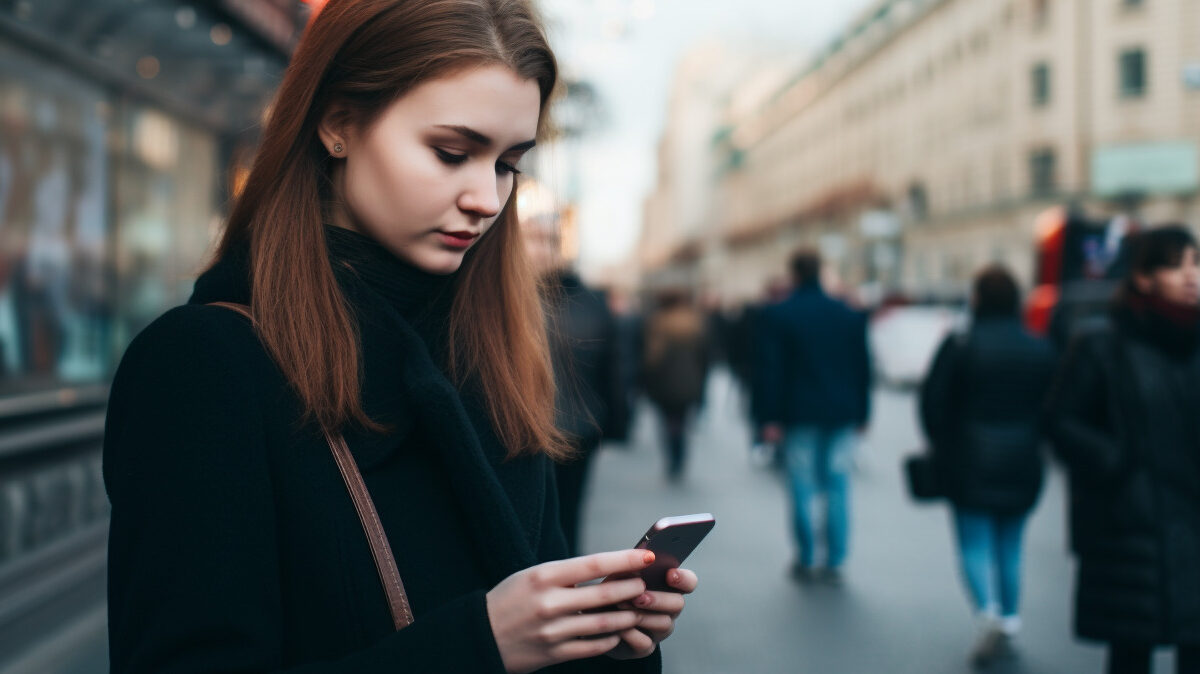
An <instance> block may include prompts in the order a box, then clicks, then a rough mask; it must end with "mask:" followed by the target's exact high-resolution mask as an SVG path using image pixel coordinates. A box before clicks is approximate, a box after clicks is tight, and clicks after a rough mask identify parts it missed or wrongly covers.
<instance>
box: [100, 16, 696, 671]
mask: <svg viewBox="0 0 1200 674" xmlns="http://www.w3.org/2000/svg"><path fill="white" fill-rule="evenodd" d="M555 80H556V66H555V62H554V57H553V54H552V53H551V51H550V49H549V47H548V46H547V43H546V40H545V37H544V34H543V31H542V29H541V27H540V26H539V24H538V21H537V20H536V18H535V16H534V12H533V10H532V8H531V7H530V5H529V3H527V2H522V1H519V0H504V1H499V0H448V1H446V2H423V1H419V0H331V1H330V2H329V3H328V4H326V5H324V8H323V9H322V11H321V12H320V13H319V14H318V15H316V17H315V18H314V20H313V23H312V24H311V25H310V26H309V27H308V29H307V30H306V31H305V33H304V36H303V37H302V38H301V41H300V43H299V44H298V45H297V47H296V50H295V53H294V56H293V60H292V63H291V65H290V67H289V69H288V71H287V73H286V75H285V77H284V81H283V83H282V85H281V88H280V90H279V92H278V94H277V96H276V98H275V101H276V105H275V107H274V108H273V110H272V113H271V116H270V120H269V121H268V123H267V126H266V128H265V129H264V133H263V140H262V145H261V147H260V150H259V153H258V155H257V158H256V160H255V164H254V167H253V169H252V171H251V173H250V175H249V178H248V180H247V181H246V184H245V189H244V191H243V192H242V193H241V194H240V195H239V196H238V199H237V202H236V203H235V205H234V207H233V211H232V214H231V216H230V221H229V223H228V224H227V227H226V229H225V231H224V234H223V238H222V240H221V242H220V246H219V248H218V250H217V252H216V255H215V260H214V262H213V264H212V265H211V266H210V268H209V269H208V270H206V271H205V272H204V273H203V275H202V276H201V277H200V278H199V280H198V281H197V282H196V286H195V291H194V293H193V295H192V297H191V299H190V301H189V302H188V304H187V305H185V306H183V307H177V308H175V309H172V310H171V311H169V312H167V313H166V314H165V315H163V316H161V317H159V318H158V319H157V320H156V321H154V323H153V324H152V325H150V326H149V327H148V328H146V329H145V330H144V331H142V332H141V333H140V334H139V335H138V336H137V338H136V339H135V340H134V341H133V343H132V344H131V345H130V347H129V349H128V351H127V352H126V354H125V356H124V358H123V359H122V362H121V365H120V367H119V370H118V372H117V374H116V376H115V379H114V382H113V385H112V392H111V398H110V401H109V408H108V419H107V425H106V428H105V438H104V477H105V484H106V486H107V489H108V494H109V497H110V499H111V501H112V520H111V529H110V536H109V566H108V571H109V584H108V587H109V595H108V599H109V600H108V608H109V623H108V628H109V640H110V657H111V668H112V670H113V671H117V672H150V671H153V672H163V671H206V672H213V671H280V670H283V669H288V670H300V669H303V670H305V671H346V672H350V671H353V672H384V671H408V672H494V673H496V674H500V673H501V672H529V671H533V670H537V669H541V668H544V667H547V666H550V665H554V664H557V663H564V664H563V666H562V667H561V668H556V669H555V670H554V671H564V672H568V671H569V672H584V671H586V672H600V671H603V672H657V671H659V670H660V664H661V663H660V656H659V651H658V648H657V642H659V641H661V640H662V639H664V638H666V637H667V636H668V635H669V634H670V633H671V631H672V629H673V627H674V621H675V618H676V617H677V616H678V615H679V612H680V611H681V610H682V608H683V598H682V596H681V595H680V594H679V593H678V592H654V593H647V592H646V591H645V584H644V583H643V582H642V581H641V580H640V579H639V578H637V577H632V578H628V579H624V580H614V581H611V582H609V583H605V584H599V585H595V584H587V585H580V584H581V583H585V582H586V581H589V580H592V579H600V578H604V577H606V576H609V575H620V574H625V573H629V572H636V571H639V570H641V569H643V568H645V567H646V565H647V564H648V563H649V562H651V561H652V555H648V554H647V553H645V552H643V551H635V550H621V551H616V552H610V553H602V554H597V555H590V556H587V557H579V558H572V559H562V558H563V557H565V555H566V554H567V553H566V544H565V541H564V540H563V536H562V532H561V528H560V527H559V525H558V519H557V517H558V509H557V504H556V500H555V490H554V473H553V470H552V464H551V459H552V458H556V457H561V456H563V455H564V454H565V453H566V447H565V443H564V441H563V438H562V437H561V434H560V432H559V431H558V430H557V429H556V428H555V426H554V421H555V419H554V383H553V375H552V372H551V369H550V359H549V353H548V348H547V343H546V332H545V325H544V320H543V307H542V306H541V304H540V302H539V298H538V294H537V288H536V285H535V280H534V277H533V273H532V270H531V269H530V267H529V264H528V261H527V259H526V257H525V254H524V250H523V248H522V245H521V239H520V233H519V232H518V231H517V222H518V220H517V212H516V203H515V202H516V200H515V199H510V197H511V195H512V192H513V187H514V183H515V182H516V178H515V174H516V173H517V170H516V168H515V165H516V164H517V163H518V162H519V161H520V159H521V157H522V155H523V154H524V152H525V151H526V150H528V149H529V148H530V147H532V146H533V144H534V140H535V138H536V137H537V135H538V131H539V130H540V128H542V127H543V125H544V124H543V123H544V119H543V118H542V113H543V111H544V110H545V108H546V105H547V102H548V100H549V98H550V94H551V91H553V89H554V85H555ZM213 303H220V304H222V305H223V306H210V305H211V304H213ZM242 312H244V314H243V315H239V313H242ZM245 317H250V320H246V318H245ZM331 454H332V455H331ZM631 526H632V525H631ZM364 532H365V533H366V534H367V535H366V536H364ZM669 576H670V582H671V583H672V586H673V587H674V588H676V589H677V590H679V591H680V592H687V591H691V590H693V589H694V588H695V587H696V585H697V580H696V577H695V575H694V574H692V573H691V572H690V571H686V570H680V571H678V572H675V573H672V574H669ZM401 578H402V579H403V581H404V582H403V583H401V582H400V579H401ZM381 585H382V587H381ZM405 588H407V594H406V592H405ZM633 605H636V606H637V608H636V609H635V608H626V607H628V606H633ZM410 623H411V624H410ZM581 637H587V638H581Z"/></svg>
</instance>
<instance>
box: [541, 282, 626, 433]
mask: <svg viewBox="0 0 1200 674" xmlns="http://www.w3.org/2000/svg"><path fill="white" fill-rule="evenodd" d="M554 286H556V287H557V290H558V291H557V292H555V293H552V294H551V300H552V304H551V312H550V314H551V321H550V329H551V336H550V356H551V360H552V361H553V363H554V379H555V387H556V390H557V393H558V399H557V408H558V427H559V428H560V429H561V430H563V431H564V432H566V433H567V434H568V435H569V436H570V437H571V439H572V442H573V444H575V445H576V446H580V447H591V446H595V445H596V443H598V442H599V441H600V439H601V438H602V437H604V438H610V439H622V438H624V437H626V435H628V423H629V406H628V399H627V396H626V392H625V385H624V382H623V381H622V378H621V374H622V370H621V367H622V354H621V353H620V351H619V349H620V342H619V340H618V337H617V323H616V319H615V318H613V315H612V312H611V311H609V309H608V304H607V303H606V302H605V300H604V296H603V295H601V294H600V293H598V292H596V291H594V290H592V289H590V288H588V287H587V286H585V285H584V284H583V281H581V280H580V278H579V276H578V275H576V274H575V273H574V272H569V271H564V272H560V273H559V274H557V275H556V277H555V279H554Z"/></svg>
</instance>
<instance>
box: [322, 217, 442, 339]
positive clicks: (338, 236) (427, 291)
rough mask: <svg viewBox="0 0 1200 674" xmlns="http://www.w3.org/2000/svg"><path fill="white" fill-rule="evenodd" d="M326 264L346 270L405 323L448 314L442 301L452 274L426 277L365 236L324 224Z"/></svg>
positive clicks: (418, 322)
mask: <svg viewBox="0 0 1200 674" xmlns="http://www.w3.org/2000/svg"><path fill="white" fill-rule="evenodd" d="M325 241H326V242H327V243H328V245H329V261H330V263H332V264H333V266H334V269H335V270H339V268H347V267H348V268H349V269H351V270H352V271H353V272H355V274H356V275H357V276H358V277H359V278H360V279H362V281H363V282H365V283H366V284H367V285H368V286H370V287H371V289H372V290H374V291H375V292H377V293H379V294H380V295H381V296H382V297H383V298H384V299H386V300H387V301H388V303H390V304H391V305H392V306H393V307H394V308H395V309H396V311H397V312H398V313H399V314H400V315H401V316H403V317H404V318H405V319H406V320H407V321H409V322H410V323H412V324H414V326H418V327H419V324H421V323H424V322H425V321H426V320H427V319H428V318H429V317H430V316H431V315H432V314H441V313H444V312H448V311H449V304H448V302H447V301H446V300H448V299H449V298H450V288H451V286H453V284H454V279H455V275H454V274H446V275H439V274H430V273H429V272H426V271H424V270H421V269H418V268H416V267H414V266H413V265H411V264H409V263H408V262H405V261H404V260H401V259H400V258H398V257H396V256H395V255H394V254H392V252H391V251H389V250H388V249H387V248H384V247H383V245H381V244H380V243H378V242H377V241H375V240H374V239H372V238H371V237H369V236H366V235H365V234H360V233H358V232H355V231H352V230H349V229H346V228H344V227H336V226H334V225H325Z"/></svg>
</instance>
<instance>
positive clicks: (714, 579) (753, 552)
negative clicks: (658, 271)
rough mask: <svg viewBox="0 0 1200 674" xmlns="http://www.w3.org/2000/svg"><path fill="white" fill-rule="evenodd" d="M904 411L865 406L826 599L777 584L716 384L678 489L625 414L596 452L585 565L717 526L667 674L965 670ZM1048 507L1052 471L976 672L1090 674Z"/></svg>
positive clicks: (1055, 492) (765, 531)
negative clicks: (997, 643)
mask: <svg viewBox="0 0 1200 674" xmlns="http://www.w3.org/2000/svg"><path fill="white" fill-rule="evenodd" d="M913 404H914V398H913V396H912V394H910V393H900V392H894V391H879V392H877V393H876V397H875V414H874V420H873V423H872V424H871V428H870V431H869V433H868V434H867V436H866V438H865V442H864V443H863V446H862V447H861V448H860V454H859V460H858V470H857V472H856V474H855V476H854V494H853V531H852V539H851V555H850V561H849V562H848V568H847V569H846V579H845V580H846V582H845V584H844V586H843V587H840V588H837V587H830V586H824V585H811V586H799V585H797V584H795V583H794V582H793V581H791V580H790V579H789V578H788V576H787V574H786V570H787V567H788V564H789V563H790V561H791V557H792V549H791V544H790V541H789V538H788V533H787V532H788V526H787V519H788V517H787V511H786V510H785V503H786V501H785V492H784V490H783V486H782V482H781V480H780V479H779V477H777V475H776V474H775V473H773V472H772V471H770V470H768V469H766V468H760V467H756V466H754V465H752V464H751V462H750V461H749V460H748V458H747V444H748V443H747V439H746V429H745V426H744V422H742V421H741V417H740V415H739V414H738V412H737V400H736V398H735V396H734V393H733V390H732V387H731V381H730V379H729V378H728V377H727V376H726V375H724V373H722V372H721V371H718V372H717V375H716V376H714V377H713V378H711V380H710V395H709V396H708V406H707V409H706V410H705V411H704V413H703V414H702V415H701V417H700V418H699V420H698V423H697V424H696V426H695V429H694V433H693V435H692V447H691V452H692V453H691V456H690V465H689V468H688V474H687V477H686V480H685V482H684V483H683V484H682V485H669V484H667V482H666V481H665V480H664V479H663V473H662V465H661V456H660V454H659V451H658V445H657V442H656V440H657V436H656V431H657V419H656V418H654V415H653V413H652V412H651V411H650V410H649V409H647V408H644V407H643V408H642V409H641V410H639V418H638V420H637V423H636V426H635V431H634V436H633V438H632V442H631V443H630V446H629V448H628V449H625V450H622V449H621V448H620V447H618V446H614V447H612V448H607V449H605V450H604V451H603V452H602V454H601V455H600V456H599V457H598V459H597V463H596V469H595V473H594V475H593V482H592V489H593V490H592V491H591V493H590V498H591V500H590V503H589V505H588V507H587V511H586V524H585V526H587V529H586V530H585V531H584V538H585V543H586V551H587V552H596V551H600V550H606V549H615V548H621V547H624V546H628V545H631V544H633V543H634V542H635V541H636V540H637V538H638V536H639V535H641V534H642V533H643V532H644V531H645V529H646V528H647V527H648V526H649V525H650V524H651V523H652V522H653V521H654V520H655V519H657V518H658V517H661V516H665V515H681V514H688V513H694V512H712V513H713V514H714V515H715V516H716V519H717V525H716V528H715V529H714V530H713V532H712V533H711V534H709V536H708V538H707V539H706V540H705V541H704V542H703V543H702V544H701V546H700V548H698V549H697V551H696V553H695V554H694V555H693V557H692V558H690V559H689V560H688V563H687V566H688V567H689V568H692V569H694V570H695V571H696V572H697V573H698V574H699V575H700V579H701V586H700V591H699V592H698V593H697V594H696V595H695V596H693V597H691V598H690V599H689V603H688V608H687V610H686V611H685V612H684V615H683V617H682V618H681V619H680V621H679V624H678V628H677V631H676V633H675V635H674V636H672V637H671V639H670V640H668V641H667V642H666V643H665V644H664V654H665V665H666V666H665V668H664V671H665V672H666V673H667V674H691V673H695V672H710V673H712V674H737V673H741V672H747V673H749V672H755V673H757V672H764V673H774V672H803V673H811V674H839V673H845V674H866V673H869V672H888V673H895V674H900V673H911V674H950V673H951V672H967V671H971V669H970V667H969V666H968V664H967V654H968V652H969V650H970V648H971V645H972V643H973V641H974V639H975V637H976V632H975V630H976V626H975V623H974V621H973V618H972V615H971V613H970V611H969V610H968V608H967V603H966V600H965V598H964V595H963V592H962V590H961V589H960V584H959V578H958V575H957V568H956V565H955V558H954V552H953V547H952V538H951V533H950V527H949V521H948V516H947V513H946V510H945V508H944V507H943V506H940V505H935V506H928V505H927V506H916V505H914V504H913V503H912V502H911V501H910V500H909V499H908V497H907V496H906V494H905V493H904V491H903V484H902V482H901V471H900V462H901V459H902V457H903V456H904V455H905V454H906V453H908V452H910V451H911V450H913V449H914V448H917V447H919V446H920V445H921V440H920V439H919V435H918V430H917V427H916V419H915V416H914V407H913ZM1063 506H1064V489H1063V482H1062V479H1061V476H1059V475H1057V474H1054V475H1053V476H1052V478H1051V479H1050V481H1049V484H1048V488H1047V489H1046V491H1045V492H1044V493H1043V496H1042V499H1041V502H1040V504H1039V506H1038V509H1037V511H1036V513H1035V514H1034V517H1033V520H1032V522H1031V525H1030V528H1029V531H1028V534H1027V536H1026V560H1025V573H1026V579H1025V587H1024V591H1023V597H1022V599H1023V607H1022V608H1023V611H1022V613H1023V618H1024V623H1025V624H1024V630H1023V632H1022V634H1021V635H1020V637H1019V639H1018V641H1017V642H1016V650H1017V655H1016V657H1014V658H1011V659H1008V660H1005V661H1002V662H998V663H996V664H995V665H993V666H992V667H991V668H989V669H988V670H987V671H990V672H1003V673H1015V672H1021V673H1030V674H1033V673H1037V674H1075V673H1090V672H1101V671H1102V670H1103V660H1104V657H1103V650H1102V649H1101V648H1100V647H1098V646H1095V645H1089V644H1083V643H1080V642H1077V641H1075V640H1074V638H1073V636H1072V633H1071V622H1070V621H1071V596H1072V595H1071V593H1072V591H1073V569H1072V562H1071V560H1070V557H1069V556H1068V554H1067V552H1066V546H1065V540H1064V534H1065V528H1064V526H1065V525H1064V519H1063V514H1064V508H1063ZM1169 664H1170V663H1169V660H1168V657H1167V655H1165V654H1160V655H1159V657H1158V663H1157V667H1158V669H1157V671H1159V672H1167V671H1174V670H1173V669H1170V668H1169V667H1168V665H1169Z"/></svg>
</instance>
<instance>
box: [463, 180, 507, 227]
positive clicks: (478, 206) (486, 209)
mask: <svg viewBox="0 0 1200 674" xmlns="http://www.w3.org/2000/svg"><path fill="white" fill-rule="evenodd" d="M500 182H501V181H499V180H497V178H496V172H495V170H478V171H472V175H471V178H470V182H468V183H467V185H466V187H465V188H464V189H463V192H462V194H461V195H460V196H459V199H458V206H459V208H461V209H462V210H464V211H468V212H470V213H474V214H476V215H478V216H480V217H483V218H491V217H495V216H496V214H497V213H499V212H500V187H501V185H500Z"/></svg>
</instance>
